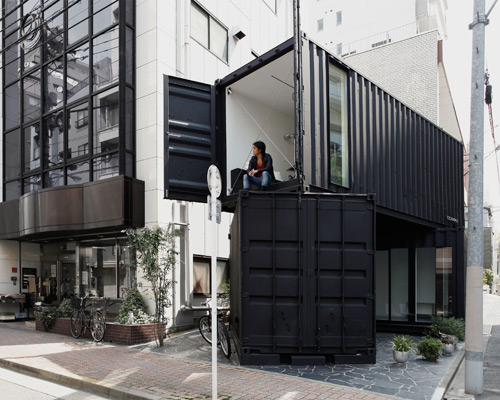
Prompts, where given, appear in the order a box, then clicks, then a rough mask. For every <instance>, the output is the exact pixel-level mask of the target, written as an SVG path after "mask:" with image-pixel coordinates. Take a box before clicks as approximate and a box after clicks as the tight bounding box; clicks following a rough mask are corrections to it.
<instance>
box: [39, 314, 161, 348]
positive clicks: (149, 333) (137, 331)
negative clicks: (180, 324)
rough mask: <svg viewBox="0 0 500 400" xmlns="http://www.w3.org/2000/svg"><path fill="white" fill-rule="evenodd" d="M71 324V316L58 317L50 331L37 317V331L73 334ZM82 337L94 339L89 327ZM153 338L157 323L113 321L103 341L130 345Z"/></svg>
mask: <svg viewBox="0 0 500 400" xmlns="http://www.w3.org/2000/svg"><path fill="white" fill-rule="evenodd" d="M69 324H70V322H69V318H57V320H56V323H55V324H54V326H53V327H52V329H51V330H50V331H46V330H45V328H44V326H43V324H42V321H41V320H40V318H39V317H36V330H37V331H42V332H49V333H57V334H59V335H66V336H71V332H70V329H69ZM165 329H166V326H165V324H164V325H163V330H164V331H165ZM81 337H83V338H86V339H91V340H92V335H91V334H90V331H89V330H88V329H87V330H86V331H85V333H84V334H83V335H82V336H81ZM153 340H155V324H145V325H121V324H115V323H113V322H106V333H105V334H104V339H103V342H110V343H116V344H123V345H127V346H130V345H134V344H140V343H147V342H152V341H153Z"/></svg>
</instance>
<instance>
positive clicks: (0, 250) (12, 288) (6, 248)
mask: <svg viewBox="0 0 500 400" xmlns="http://www.w3.org/2000/svg"><path fill="white" fill-rule="evenodd" d="M18 251H19V243H18V242H15V241H13V240H12V241H11V240H0V294H15V293H19V282H17V283H16V285H14V284H13V283H12V281H11V280H10V278H11V277H12V276H19V274H18V273H12V268H13V267H15V268H19V257H18ZM4 305H5V307H9V305H7V304H6V303H5V304H2V310H3V309H4ZM16 306H17V305H16ZM16 311H17V309H16Z"/></svg>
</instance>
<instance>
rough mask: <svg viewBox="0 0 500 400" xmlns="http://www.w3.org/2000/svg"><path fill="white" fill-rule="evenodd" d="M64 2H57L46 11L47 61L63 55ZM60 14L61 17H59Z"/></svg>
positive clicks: (60, 0)
mask: <svg viewBox="0 0 500 400" xmlns="http://www.w3.org/2000/svg"><path fill="white" fill-rule="evenodd" d="M62 9H63V2H62V0H59V1H57V2H56V3H55V4H54V5H53V6H51V7H50V8H49V9H48V10H45V11H44V21H45V32H46V38H45V45H46V46H45V60H46V61H47V60H51V59H53V58H56V57H59V56H61V55H62V54H63V42H64V13H60V12H61V10H62ZM58 13H60V14H59V15H57V14H58Z"/></svg>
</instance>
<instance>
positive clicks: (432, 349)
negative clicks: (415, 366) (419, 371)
mask: <svg viewBox="0 0 500 400" xmlns="http://www.w3.org/2000/svg"><path fill="white" fill-rule="evenodd" d="M442 351H443V343H441V340H439V339H435V338H432V337H430V336H426V337H425V338H424V339H422V341H421V342H420V343H419V344H417V355H419V356H423V357H424V359H426V360H427V361H436V360H437V359H438V358H439V357H441V352H442Z"/></svg>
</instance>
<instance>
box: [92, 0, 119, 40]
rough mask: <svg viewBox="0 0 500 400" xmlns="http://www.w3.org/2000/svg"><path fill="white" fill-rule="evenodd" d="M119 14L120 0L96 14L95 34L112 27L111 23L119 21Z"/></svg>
mask: <svg viewBox="0 0 500 400" xmlns="http://www.w3.org/2000/svg"><path fill="white" fill-rule="evenodd" d="M94 12H95V9H94ZM119 14H120V12H119V3H118V2H116V3H114V4H112V5H111V6H109V7H107V8H105V9H104V10H101V11H99V12H98V13H96V14H94V32H93V34H94V35H95V34H96V33H99V32H101V31H103V30H104V29H106V28H108V27H110V26H111V25H114V24H116V23H117V22H118V18H119V17H120V15H119Z"/></svg>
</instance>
